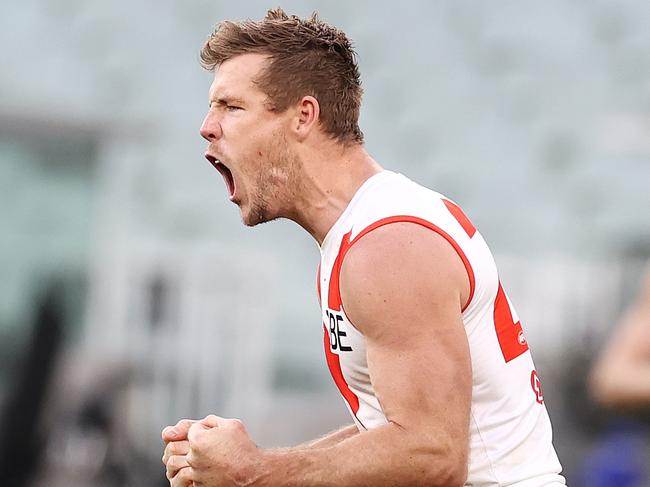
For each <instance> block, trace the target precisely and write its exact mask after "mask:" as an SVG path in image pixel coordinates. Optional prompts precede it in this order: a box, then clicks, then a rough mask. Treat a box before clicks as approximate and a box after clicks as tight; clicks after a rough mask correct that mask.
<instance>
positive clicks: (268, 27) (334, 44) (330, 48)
mask: <svg viewBox="0 0 650 487" xmlns="http://www.w3.org/2000/svg"><path fill="white" fill-rule="evenodd" d="M246 53H261V54H268V55H269V64H268V66H267V68H266V69H265V71H264V72H263V73H262V74H261V76H260V77H259V79H257V80H256V82H257V83H258V85H259V86H260V89H261V90H262V91H264V92H265V93H266V94H267V95H268V97H269V102H270V104H271V105H272V107H273V109H274V110H277V111H280V112H282V111H284V110H286V109H287V108H288V107H289V105H291V104H292V103H297V102H298V101H299V100H300V98H301V97H303V96H305V95H311V96H313V97H314V98H316V99H317V100H318V103H319V105H320V123H321V125H322V127H323V129H324V130H325V132H326V133H328V134H330V135H331V136H332V137H333V138H335V139H337V140H339V141H341V142H345V143H347V142H358V143H362V142H363V132H361V129H359V109H360V107H361V96H362V94H363V90H362V88H361V79H360V76H359V67H358V65H357V61H356V53H355V52H354V49H353V47H352V43H351V42H350V40H349V39H348V37H347V36H346V35H345V33H344V32H342V31H341V30H339V29H337V28H336V27H333V26H331V25H329V24H327V23H325V22H323V21H321V20H320V19H319V18H318V15H317V14H316V13H314V14H313V15H312V16H311V17H310V18H308V19H301V18H300V17H297V16H295V15H291V16H288V15H287V14H286V13H285V12H284V11H283V10H282V9H281V8H276V9H273V10H269V11H268V12H267V14H266V17H264V19H262V20H261V21H252V20H247V21H243V22H232V21H223V22H220V23H219V24H217V26H216V28H215V30H214V32H213V33H212V34H211V35H210V37H209V38H208V40H207V41H206V43H205V45H204V46H203V48H202V49H201V64H202V65H203V67H204V68H206V69H208V70H210V71H212V70H214V69H215V67H217V66H218V65H220V64H221V63H223V62H224V61H227V60H228V59H231V58H233V57H235V56H238V55H240V54H246Z"/></svg>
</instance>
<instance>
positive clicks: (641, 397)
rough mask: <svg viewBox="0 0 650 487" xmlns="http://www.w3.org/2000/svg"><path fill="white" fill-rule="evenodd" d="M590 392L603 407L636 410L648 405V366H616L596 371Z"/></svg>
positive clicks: (649, 387)
mask: <svg viewBox="0 0 650 487" xmlns="http://www.w3.org/2000/svg"><path fill="white" fill-rule="evenodd" d="M592 391H593V394H594V396H595V398H596V400H597V401H598V402H600V403H601V404H603V405H605V406H610V407H619V408H637V407H644V406H647V405H649V404H650V364H641V365H639V364H625V363H622V364H616V365H614V366H610V367H609V368H607V369H605V370H603V369H600V370H596V371H595V373H594V375H593V377H592Z"/></svg>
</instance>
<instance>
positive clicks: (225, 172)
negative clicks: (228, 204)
mask: <svg viewBox="0 0 650 487" xmlns="http://www.w3.org/2000/svg"><path fill="white" fill-rule="evenodd" d="M205 158H206V159H207V160H208V161H210V164H212V165H213V166H214V168H215V169H216V170H217V171H219V173H220V174H221V176H222V177H223V180H224V181H225V183H226V187H227V188H228V194H229V196H230V198H231V199H232V198H233V196H235V178H233V176H232V172H231V171H230V169H228V167H227V166H226V165H225V164H224V163H223V162H221V161H220V160H219V159H216V158H214V157H212V156H209V155H206V156H205Z"/></svg>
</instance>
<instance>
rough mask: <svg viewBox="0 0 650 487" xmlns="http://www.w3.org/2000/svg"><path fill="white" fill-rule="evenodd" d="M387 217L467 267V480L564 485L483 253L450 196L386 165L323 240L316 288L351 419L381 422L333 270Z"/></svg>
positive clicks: (530, 368) (508, 312) (528, 369)
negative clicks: (444, 245)
mask: <svg viewBox="0 0 650 487" xmlns="http://www.w3.org/2000/svg"><path fill="white" fill-rule="evenodd" d="M395 222H412V223H414V224H418V225H422V226H424V227H427V228H429V229H431V230H432V231H434V232H437V233H438V234H440V235H442V236H443V237H444V238H445V239H446V240H447V241H448V242H449V243H450V244H451V245H452V246H453V247H454V249H455V250H456V252H457V254H458V255H459V257H460V258H461V260H462V261H463V263H464V265H465V269H466V270H467V273H468V277H469V281H470V297H469V300H468V303H467V304H466V305H465V308H464V309H463V311H462V319H463V323H464V326H465V331H466V333H467V339H468V342H469V348H470V354H471V360H472V405H471V416H470V437H469V474H468V479H467V482H466V484H465V485H466V486H477V487H478V486H517V487H539V486H560V485H565V480H564V477H562V476H561V475H560V471H561V466H560V462H559V460H558V458H557V455H556V453H555V450H554V448H553V445H552V431H551V422H550V419H549V416H548V413H547V411H546V407H545V406H544V398H543V395H542V389H541V386H540V382H539V379H538V377H537V372H536V371H535V366H534V364H533V360H532V358H531V354H530V351H529V349H528V344H527V343H526V340H525V338H524V335H523V332H522V328H521V324H520V323H519V320H518V318H517V315H516V313H515V311H514V309H513V307H512V304H511V303H510V301H509V299H508V297H507V295H506V293H505V292H504V290H503V287H502V286H501V284H500V282H499V277H498V274H497V269H496V265H495V263H494V259H493V257H492V254H491V253H490V250H489V249H488V247H487V245H486V243H485V241H484V240H483V238H482V237H481V235H480V234H479V232H478V231H476V229H475V228H474V227H473V225H472V223H471V222H470V221H469V220H468V219H467V217H466V216H465V215H464V213H463V212H462V210H461V209H460V208H459V207H458V206H457V205H456V204H455V203H453V202H452V201H450V200H449V199H448V198H445V197H444V196H442V195H441V194H439V193H436V192H434V191H431V190H429V189H427V188H424V187H422V186H420V185H418V184H416V183H414V182H412V181H411V180H409V179H407V178H406V177H404V176H402V175H400V174H396V173H394V172H391V171H382V172H380V173H378V174H375V175H374V176H372V177H371V178H369V179H368V180H367V181H366V182H365V183H364V184H363V185H362V186H361V187H360V188H359V190H358V191H357V192H356V194H355V195H354V197H353V198H352V200H351V201H350V203H349V205H348V206H347V208H346V209H345V211H344V212H343V213H342V214H341V216H340V217H339V219H338V220H337V221H336V223H335V224H334V226H333V227H332V228H331V229H330V231H329V232H328V234H327V235H326V237H325V239H324V241H323V243H322V245H321V264H320V267H319V272H318V288H319V295H320V299H321V309H322V318H323V325H324V331H325V334H324V345H325V354H326V358H327V364H328V366H329V369H330V372H331V373H332V377H333V378H334V381H335V383H336V385H337V387H338V389H339V391H340V392H341V394H342V395H343V398H344V399H345V402H346V404H347V406H348V409H349V410H350V413H351V414H352V417H353V418H354V421H355V422H356V424H357V426H358V427H359V429H372V428H376V427H378V426H381V425H383V424H386V422H387V420H386V417H385V416H384V413H383V411H382V407H381V404H380V403H379V401H378V400H377V397H376V396H375V393H374V390H373V386H372V382H371V377H370V374H369V371H368V363H367V360H366V340H365V337H364V336H363V335H362V334H361V333H360V332H359V331H358V330H357V329H356V328H355V327H354V326H353V325H352V324H351V323H350V321H349V320H348V318H347V316H346V314H345V309H344V305H343V303H341V296H340V291H339V274H340V269H341V264H342V262H343V259H344V258H345V254H346V253H347V251H348V249H349V248H350V247H351V246H352V245H354V243H355V242H357V241H358V240H359V239H360V238H363V236H364V235H366V234H367V233H368V232H370V231H372V230H374V229H375V228H378V227H380V226H382V225H387V224H391V223H395ZM391 258H395V259H399V256H392V257H391ZM435 393H436V391H435V390H432V391H431V394H435Z"/></svg>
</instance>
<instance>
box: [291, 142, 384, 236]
mask: <svg viewBox="0 0 650 487" xmlns="http://www.w3.org/2000/svg"><path fill="white" fill-rule="evenodd" d="M329 149H330V150H325V151H319V152H316V151H310V156H309V157H308V158H305V157H302V158H301V161H302V168H301V171H300V173H301V175H300V181H298V184H297V191H296V194H295V200H294V202H293V205H292V206H293V208H294V211H293V212H292V214H291V215H289V218H290V219H291V220H293V221H295V222H296V223H298V224H299V225H300V226H301V227H303V228H304V229H305V230H306V231H307V232H308V233H309V234H310V235H311V236H312V237H314V239H315V240H316V242H318V245H321V244H322V243H323V240H324V239H325V236H326V235H327V232H329V230H330V228H332V226H333V225H334V223H336V220H338V218H339V217H340V216H341V214H342V213H343V211H345V208H346V207H347V206H348V204H349V203H350V200H352V197H353V196H354V194H355V193H356V192H357V190H358V189H359V188H360V187H361V185H362V184H363V183H364V182H366V180H367V179H368V178H370V177H371V176H373V175H375V174H377V173H378V172H380V171H381V170H382V168H381V166H379V164H377V163H376V162H375V161H374V160H373V159H372V157H370V155H369V154H368V152H366V150H365V149H364V147H363V146H362V145H353V146H347V147H341V146H340V145H333V146H332V147H330V148H329ZM315 154H316V155H315Z"/></svg>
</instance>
